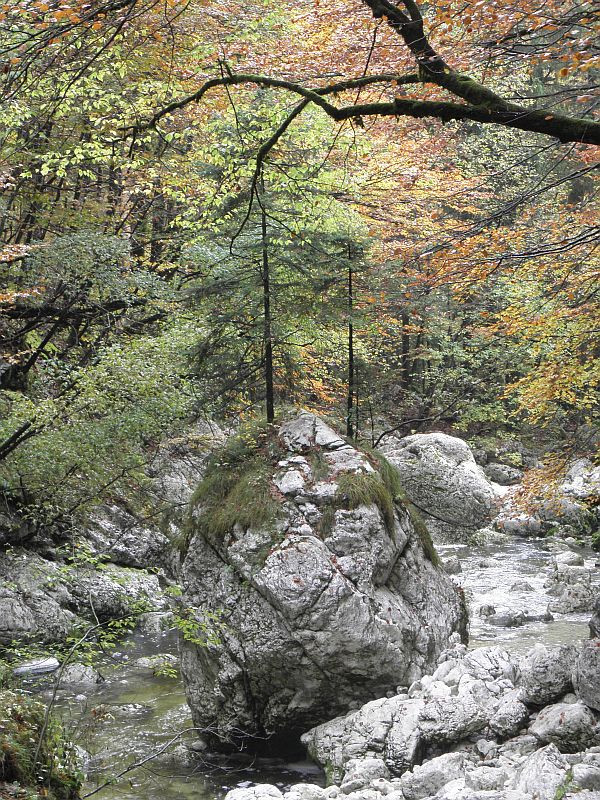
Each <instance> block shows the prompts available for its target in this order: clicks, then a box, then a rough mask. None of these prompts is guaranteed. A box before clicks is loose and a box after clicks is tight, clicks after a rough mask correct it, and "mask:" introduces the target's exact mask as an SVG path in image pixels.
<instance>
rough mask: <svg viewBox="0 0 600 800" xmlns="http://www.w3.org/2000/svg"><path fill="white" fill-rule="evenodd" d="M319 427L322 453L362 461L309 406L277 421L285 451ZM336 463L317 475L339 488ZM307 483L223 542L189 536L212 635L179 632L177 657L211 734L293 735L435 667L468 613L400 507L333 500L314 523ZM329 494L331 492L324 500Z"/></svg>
mask: <svg viewBox="0 0 600 800" xmlns="http://www.w3.org/2000/svg"><path fill="white" fill-rule="evenodd" d="M315 431H316V432H315ZM328 431H330V432H329V433H328ZM317 439H319V441H321V442H324V443H325V444H322V445H320V446H321V447H322V448H330V449H329V450H327V449H325V455H327V454H328V453H329V454H331V453H338V454H339V453H342V454H343V455H344V459H345V462H344V463H345V464H346V465H347V466H349V465H353V468H355V469H356V471H358V472H360V473H363V472H365V471H366V470H365V469H364V468H363V467H364V463H368V462H367V459H366V456H364V455H363V454H362V453H359V452H358V451H357V450H354V448H351V447H350V446H349V445H346V444H345V443H344V444H343V446H342V445H341V444H339V442H340V440H339V437H338V436H337V434H334V432H333V431H331V430H330V429H328V428H327V426H325V425H324V423H323V422H322V421H320V420H318V418H316V417H314V415H309V414H301V415H300V417H298V418H296V419H295V420H291V421H288V422H287V423H285V424H284V425H283V426H282V428H281V431H280V441H282V442H283V443H286V442H287V446H288V447H289V448H290V455H292V456H293V452H295V451H296V450H298V451H303V452H306V451H307V448H310V447H311V446H314V445H315V442H316V440H317ZM283 460H285V456H284V457H283V458H281V457H280V461H283ZM323 460H324V461H325V462H327V463H329V462H328V461H327V459H323ZM339 466H340V462H339V461H336V462H335V464H333V463H331V464H330V466H329V469H330V472H329V475H328V480H326V479H321V480H320V481H319V484H321V485H327V486H332V485H333V486H334V491H335V481H334V480H332V478H335V476H336V475H337V472H336V470H337V469H338V468H339ZM369 466H370V465H369ZM370 469H371V470H372V467H371V466H370ZM274 473H275V475H279V474H280V467H277V466H274ZM314 492H315V485H310V478H309V477H308V476H307V484H306V486H305V488H304V489H303V493H302V498H301V500H297V498H291V497H288V498H287V499H285V500H283V501H282V508H281V516H280V519H279V520H278V521H277V523H276V526H273V527H271V526H268V527H267V526H266V527H265V528H259V529H250V530H247V531H243V530H241V529H239V530H238V529H236V530H235V531H233V532H232V536H230V537H225V539H223V538H222V537H221V538H220V539H219V540H218V541H216V540H213V539H212V538H211V536H210V532H209V533H205V534H203V533H202V532H200V531H199V532H198V533H196V535H194V537H193V538H192V540H191V542H190V546H189V549H188V551H187V555H186V558H185V561H184V564H183V569H182V583H183V585H184V586H185V587H186V588H185V593H184V597H183V602H184V604H185V606H186V607H188V608H195V609H198V612H197V619H198V621H199V622H200V623H201V624H202V623H205V622H206V621H207V619H209V617H206V616H203V614H207V613H210V612H212V613H214V614H216V615H220V621H219V622H218V623H216V627H215V633H216V636H215V641H214V643H212V644H211V645H210V646H209V647H204V648H198V647H196V646H195V645H194V644H193V643H191V642H189V641H186V640H185V639H182V641H181V670H182V675H183V678H184V682H185V684H186V692H187V697H188V701H189V704H190V707H191V709H192V716H193V719H194V724H195V725H196V726H198V727H201V728H205V727H212V728H213V729H214V730H215V732H216V736H215V740H214V741H212V742H211V745H212V746H215V747H221V748H225V747H227V744H226V743H225V740H227V738H228V737H231V738H233V740H234V741H237V737H238V734H239V736H240V737H242V738H243V737H244V736H245V735H247V736H249V737H252V736H256V735H261V736H264V734H265V733H266V734H267V735H270V734H278V735H280V736H283V735H285V736H288V737H294V736H299V734H300V733H301V732H302V731H303V730H307V729H308V728H310V727H312V726H314V725H315V724H318V723H320V722H322V721H325V720H329V719H331V718H333V717H335V716H336V715H337V714H340V713H343V712H345V711H347V710H348V709H349V708H350V707H351V704H352V703H355V702H357V701H358V702H359V703H364V702H366V701H368V700H370V699H373V698H376V697H381V696H383V695H385V694H386V693H387V692H390V691H392V692H393V691H394V690H395V687H396V686H397V685H398V684H399V683H400V684H406V685H409V684H410V683H412V682H413V681H414V680H415V679H416V678H418V677H419V676H420V675H421V674H422V673H423V672H425V671H426V670H427V669H433V667H434V666H435V663H436V659H437V656H438V654H439V653H440V652H441V650H442V649H443V648H444V647H445V646H446V645H447V643H448V639H449V637H450V635H451V634H452V632H453V631H455V630H458V629H459V628H460V626H461V624H462V619H463V611H462V606H461V601H460V597H459V594H458V592H457V591H456V589H455V588H454V586H453V584H452V581H451V579H450V578H449V577H448V576H447V575H446V574H445V573H444V572H443V570H441V569H439V568H437V567H436V566H435V565H434V564H433V563H432V562H431V560H430V559H429V558H428V555H427V553H426V550H425V549H424V546H423V543H422V541H421V538H420V536H419V534H418V532H417V531H416V530H415V528H414V526H413V523H412V520H411V517H410V514H409V512H408V510H407V509H404V508H403V507H401V506H397V508H396V511H395V515H394V518H393V520H392V521H391V522H390V521H389V520H388V522H387V523H386V521H385V520H384V519H383V517H382V515H381V512H380V511H379V509H378V507H377V506H376V505H368V506H359V507H358V508H355V509H352V510H345V509H343V508H342V509H340V508H335V509H333V513H332V514H331V524H330V525H328V527H327V529H326V530H319V529H318V528H317V527H315V526H314V523H313V522H312V521H309V519H308V518H307V517H306V516H304V513H303V511H302V509H303V508H305V507H306V498H307V497H308V498H309V499H310V498H311V497H312V496H314ZM311 502H312V500H311ZM329 503H331V495H329V496H328V497H327V498H325V497H323V498H322V499H321V500H320V501H319V503H318V505H319V506H320V508H321V510H322V511H323V510H325V508H326V506H327V505H328V504H329ZM315 504H317V503H315ZM275 527H276V529H275Z"/></svg>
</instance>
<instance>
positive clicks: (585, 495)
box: [561, 458, 600, 500]
mask: <svg viewBox="0 0 600 800" xmlns="http://www.w3.org/2000/svg"><path fill="white" fill-rule="evenodd" d="M561 490H562V492H563V493H564V494H566V495H569V496H571V497H574V498H575V499H577V500H588V499H589V498H591V497H596V496H598V495H600V465H594V464H593V462H592V461H590V460H589V459H587V458H580V459H577V461H574V462H573V464H571V466H570V467H569V470H568V472H567V474H566V476H565V480H564V482H563V484H562V486H561Z"/></svg>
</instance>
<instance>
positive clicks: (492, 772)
mask: <svg viewBox="0 0 600 800" xmlns="http://www.w3.org/2000/svg"><path fill="white" fill-rule="evenodd" d="M507 778H508V775H507V774H506V771H505V770H504V769H502V768H501V767H488V766H481V767H475V769H470V770H468V771H467V772H466V773H465V784H466V786H467V787H468V788H469V789H478V790H480V791H484V792H488V791H492V790H493V789H501V788H502V787H503V786H504V784H505V783H506V780H507Z"/></svg>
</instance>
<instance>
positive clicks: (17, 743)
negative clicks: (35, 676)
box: [0, 690, 83, 800]
mask: <svg viewBox="0 0 600 800" xmlns="http://www.w3.org/2000/svg"><path fill="white" fill-rule="evenodd" d="M82 779H83V776H82V774H81V772H80V770H79V768H78V766H77V760H76V758H75V753H74V750H73V748H72V746H71V745H70V744H69V743H68V742H67V741H66V739H65V737H64V732H63V730H62V727H61V726H60V725H59V724H58V722H56V721H55V720H53V719H52V718H50V719H49V720H48V721H46V706H45V705H44V704H43V703H40V702H39V701H37V700H34V699H33V698H31V697H28V696H27V695H25V694H21V693H20V692H16V691H9V690H5V691H2V692H0V782H2V781H3V782H6V783H13V782H14V783H18V784H19V785H20V786H21V787H22V788H23V789H28V790H31V794H30V796H33V797H46V798H50V800H75V798H77V797H78V796H79V789H80V786H81V783H82Z"/></svg>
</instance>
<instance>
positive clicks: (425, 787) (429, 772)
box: [401, 753, 465, 800]
mask: <svg viewBox="0 0 600 800" xmlns="http://www.w3.org/2000/svg"><path fill="white" fill-rule="evenodd" d="M464 772H465V755H464V754H463V753H445V754H444V755H441V756H438V757H437V758H431V759H429V760H428V761H425V762H423V764H422V765H421V766H416V767H414V768H413V770H412V772H405V773H404V775H403V776H402V782H401V786H402V791H403V792H404V797H405V798H406V800H421V798H423V797H429V796H430V795H434V794H436V792H437V791H438V790H439V789H441V788H442V786H445V785H446V784H447V783H448V782H449V781H451V780H454V779H456V778H462V776H463V774H464Z"/></svg>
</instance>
